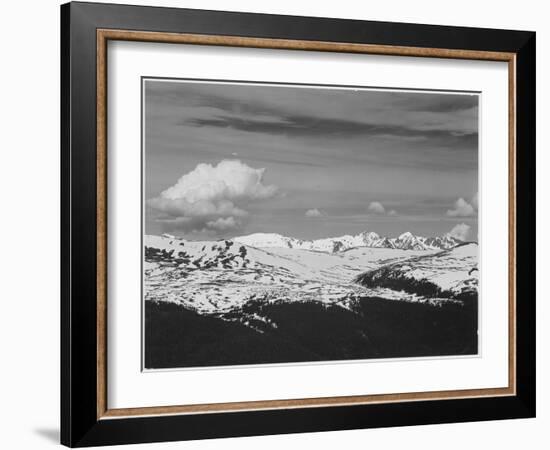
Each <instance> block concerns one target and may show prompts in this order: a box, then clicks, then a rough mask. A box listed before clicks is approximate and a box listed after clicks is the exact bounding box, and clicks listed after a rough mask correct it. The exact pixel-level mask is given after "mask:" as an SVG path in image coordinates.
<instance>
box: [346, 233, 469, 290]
mask: <svg viewBox="0 0 550 450" xmlns="http://www.w3.org/2000/svg"><path fill="white" fill-rule="evenodd" d="M477 259H478V245H477V244H476V243H467V244H462V245H459V246H456V247H453V248H452V249H450V250H444V251H441V252H438V253H433V254H428V255H423V256H418V257H414V258H410V259H407V260H405V261H398V262H394V263H391V264H387V265H384V266H383V267H381V268H379V269H376V270H373V271H368V272H366V273H364V274H362V275H360V276H359V277H357V278H356V279H355V281H356V282H357V283H360V284H362V285H363V286H367V287H371V288H373V287H385V288H390V289H395V290H403V291H405V292H409V293H414V294H417V295H429V296H432V297H433V296H437V297H444V298H460V297H463V296H464V295H468V294H472V293H477V286H478V267H477Z"/></svg>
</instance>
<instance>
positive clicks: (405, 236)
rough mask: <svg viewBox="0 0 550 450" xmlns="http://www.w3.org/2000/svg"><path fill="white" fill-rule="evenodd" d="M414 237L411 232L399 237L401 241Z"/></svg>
mask: <svg viewBox="0 0 550 450" xmlns="http://www.w3.org/2000/svg"><path fill="white" fill-rule="evenodd" d="M413 237H414V234H412V233H411V232H410V231H405V232H404V233H403V234H401V235H400V236H399V239H401V240H403V239H410V238H413Z"/></svg>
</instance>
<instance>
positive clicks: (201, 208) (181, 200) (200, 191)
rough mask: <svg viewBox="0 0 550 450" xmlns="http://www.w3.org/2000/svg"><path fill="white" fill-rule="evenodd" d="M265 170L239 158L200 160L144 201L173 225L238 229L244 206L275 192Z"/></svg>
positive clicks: (246, 214) (172, 226) (245, 214)
mask: <svg viewBox="0 0 550 450" xmlns="http://www.w3.org/2000/svg"><path fill="white" fill-rule="evenodd" d="M264 172H265V169H255V168H253V167H250V166H248V165H246V164H244V163H242V162H241V161H238V160H223V161H221V162H220V163H218V164H217V165H212V164H199V165H197V167H195V169H193V170H192V171H191V172H188V173H186V174H184V175H182V176H181V177H180V179H179V180H178V181H177V182H176V184H174V185H173V186H171V187H169V188H168V189H166V190H165V191H163V192H162V193H161V194H160V196H159V197H156V198H152V199H150V200H148V202H147V204H148V205H149V206H150V207H151V208H153V209H154V210H156V211H157V212H159V213H161V214H162V216H163V217H162V218H161V219H158V220H159V221H160V222H163V223H165V224H167V226H169V227H171V228H173V229H181V230H184V231H216V232H222V231H227V230H233V229H238V228H241V227H242V226H243V224H244V221H245V218H246V217H247V216H248V212H247V211H246V210H245V209H243V207H246V205H247V204H248V203H251V202H255V201H260V200H265V199H268V198H271V197H273V196H274V195H276V193H277V186H275V185H266V184H264V183H263V176H264Z"/></svg>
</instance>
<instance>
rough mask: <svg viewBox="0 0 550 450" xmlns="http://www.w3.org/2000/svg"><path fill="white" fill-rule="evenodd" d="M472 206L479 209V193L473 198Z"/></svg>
mask: <svg viewBox="0 0 550 450" xmlns="http://www.w3.org/2000/svg"><path fill="white" fill-rule="evenodd" d="M472 205H474V208H475V209H478V195H477V192H476V193H475V195H474V196H473V197H472Z"/></svg>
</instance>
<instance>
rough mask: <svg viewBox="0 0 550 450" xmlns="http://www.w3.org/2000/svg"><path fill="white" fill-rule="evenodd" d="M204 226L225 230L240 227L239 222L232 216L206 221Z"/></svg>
mask: <svg viewBox="0 0 550 450" xmlns="http://www.w3.org/2000/svg"><path fill="white" fill-rule="evenodd" d="M206 226H207V228H210V229H212V230H219V231H227V230H235V229H237V228H240V222H239V221H238V220H237V219H235V218H234V217H225V218H224V217H220V218H218V219H216V220H211V221H209V222H206Z"/></svg>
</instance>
